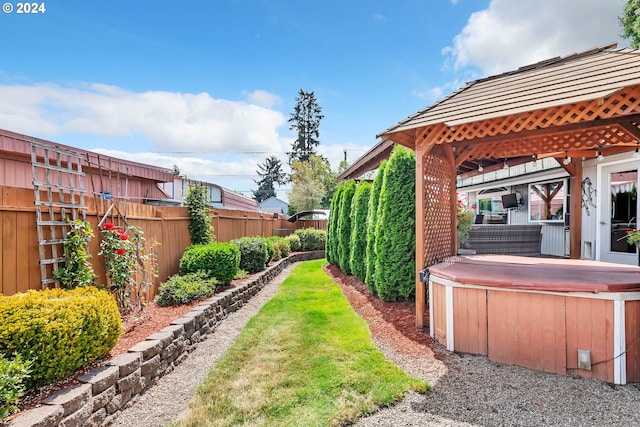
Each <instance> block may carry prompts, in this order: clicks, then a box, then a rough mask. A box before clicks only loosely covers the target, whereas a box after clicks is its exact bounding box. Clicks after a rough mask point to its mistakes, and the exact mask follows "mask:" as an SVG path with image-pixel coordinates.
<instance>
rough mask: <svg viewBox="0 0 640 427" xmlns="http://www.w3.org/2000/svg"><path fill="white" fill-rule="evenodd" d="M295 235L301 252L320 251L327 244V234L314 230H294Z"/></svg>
mask: <svg viewBox="0 0 640 427" xmlns="http://www.w3.org/2000/svg"><path fill="white" fill-rule="evenodd" d="M295 234H296V235H297V236H298V237H299V238H300V247H301V249H302V250H303V251H321V250H324V249H325V246H326V244H327V232H326V231H324V230H316V229H315V228H304V229H301V230H296V231H295Z"/></svg>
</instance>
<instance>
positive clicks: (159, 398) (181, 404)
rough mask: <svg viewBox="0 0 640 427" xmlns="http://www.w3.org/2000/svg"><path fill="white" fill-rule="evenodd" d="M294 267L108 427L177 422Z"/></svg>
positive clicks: (151, 425) (281, 275) (279, 276)
mask: <svg viewBox="0 0 640 427" xmlns="http://www.w3.org/2000/svg"><path fill="white" fill-rule="evenodd" d="M295 265H296V264H293V265H290V266H288V267H286V268H285V269H284V270H283V271H282V272H281V273H280V274H279V275H278V276H277V277H276V278H275V279H274V280H272V281H271V282H269V283H268V284H267V285H266V286H265V287H264V288H262V290H261V291H260V292H258V294H256V295H255V296H254V297H253V298H251V299H250V300H249V302H248V303H246V304H245V305H243V306H242V307H241V308H240V309H239V310H238V311H236V312H234V313H231V314H230V315H229V316H228V317H227V318H226V319H225V320H224V321H223V322H222V323H221V324H220V325H219V326H218V327H217V328H216V331H215V333H213V334H211V335H209V337H208V338H207V339H206V340H204V341H202V342H200V343H199V344H198V347H197V348H196V349H195V350H194V351H193V352H192V353H191V354H190V355H189V357H187V358H186V359H185V360H184V361H183V362H182V363H181V364H180V365H178V366H177V367H176V368H175V369H174V370H173V371H172V372H170V373H169V374H167V375H165V376H164V377H162V378H160V380H159V381H158V383H157V384H156V385H154V386H153V387H151V388H150V389H149V390H147V392H146V393H144V394H143V395H141V396H140V397H139V398H138V399H136V400H134V401H133V404H131V405H130V406H129V407H128V408H126V409H125V410H123V411H121V412H120V414H119V415H118V417H117V418H116V420H115V422H114V423H113V424H112V425H113V426H123V427H124V426H126V427H134V426H135V427H147V426H148V427H158V426H163V425H166V424H167V423H169V422H170V421H173V420H175V419H177V418H178V416H179V415H180V413H181V412H182V411H183V410H185V409H186V408H187V404H188V403H189V401H190V400H191V398H192V397H193V395H194V394H195V391H196V388H197V387H198V385H199V384H200V383H201V382H202V381H204V379H205V378H206V376H207V373H208V372H209V370H210V369H211V367H213V365H215V363H216V361H217V360H218V359H219V358H220V357H221V356H223V355H224V354H225V353H226V351H227V350H228V349H229V347H231V345H232V344H233V343H234V342H235V340H236V338H238V335H240V331H242V328H244V326H245V325H246V323H247V322H248V321H249V319H250V318H252V317H253V316H254V315H255V314H256V313H257V312H258V311H259V310H260V308H262V306H263V305H264V304H266V303H267V301H269V300H270V299H271V298H272V297H273V295H275V293H276V292H277V290H278V287H279V286H280V284H281V283H282V282H283V281H284V279H286V278H287V276H288V275H289V273H291V270H292V269H293V267H294V266H295Z"/></svg>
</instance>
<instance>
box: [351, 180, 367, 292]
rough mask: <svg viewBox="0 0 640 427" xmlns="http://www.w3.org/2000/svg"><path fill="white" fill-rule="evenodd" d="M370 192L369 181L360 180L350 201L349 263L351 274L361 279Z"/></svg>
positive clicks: (363, 265)
mask: <svg viewBox="0 0 640 427" xmlns="http://www.w3.org/2000/svg"><path fill="white" fill-rule="evenodd" d="M370 194H371V183H369V182H366V181H362V182H360V183H359V184H358V185H357V186H356V192H355V194H354V196H353V202H352V203H351V248H350V253H349V265H350V267H351V272H352V273H353V275H354V276H356V277H357V278H358V279H360V280H362V281H364V279H365V276H366V274H367V265H366V264H365V253H366V249H367V212H368V210H369V195H370Z"/></svg>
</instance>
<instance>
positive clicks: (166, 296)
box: [156, 270, 216, 307]
mask: <svg viewBox="0 0 640 427" xmlns="http://www.w3.org/2000/svg"><path fill="white" fill-rule="evenodd" d="M215 292H216V279H215V278H211V277H209V276H208V275H207V274H206V273H205V272H204V271H202V270H200V271H198V272H196V273H189V274H185V275H183V276H180V275H174V276H171V277H170V278H169V280H167V281H166V282H164V283H162V284H160V289H159V293H158V295H157V296H156V303H158V305H161V306H163V307H164V306H168V305H180V304H187V303H189V302H191V301H194V300H197V299H200V298H202V297H208V296H211V295H213V294H215Z"/></svg>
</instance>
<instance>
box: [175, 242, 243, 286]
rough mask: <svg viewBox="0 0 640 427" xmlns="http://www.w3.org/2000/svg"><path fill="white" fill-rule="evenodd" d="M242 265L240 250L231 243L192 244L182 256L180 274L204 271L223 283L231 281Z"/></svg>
mask: <svg viewBox="0 0 640 427" xmlns="http://www.w3.org/2000/svg"><path fill="white" fill-rule="evenodd" d="M239 266H240V251H239V250H238V248H237V247H236V246H235V245H232V244H230V243H209V244H207V245H192V246H189V247H187V248H186V249H185V251H184V253H183V254H182V258H180V274H182V275H185V274H189V273H195V272H197V271H204V272H205V273H206V275H207V276H208V277H215V278H216V279H218V281H219V282H220V283H221V284H223V285H228V284H229V283H231V281H232V280H233V278H234V277H235V276H236V273H237V272H238V268H239Z"/></svg>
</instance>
